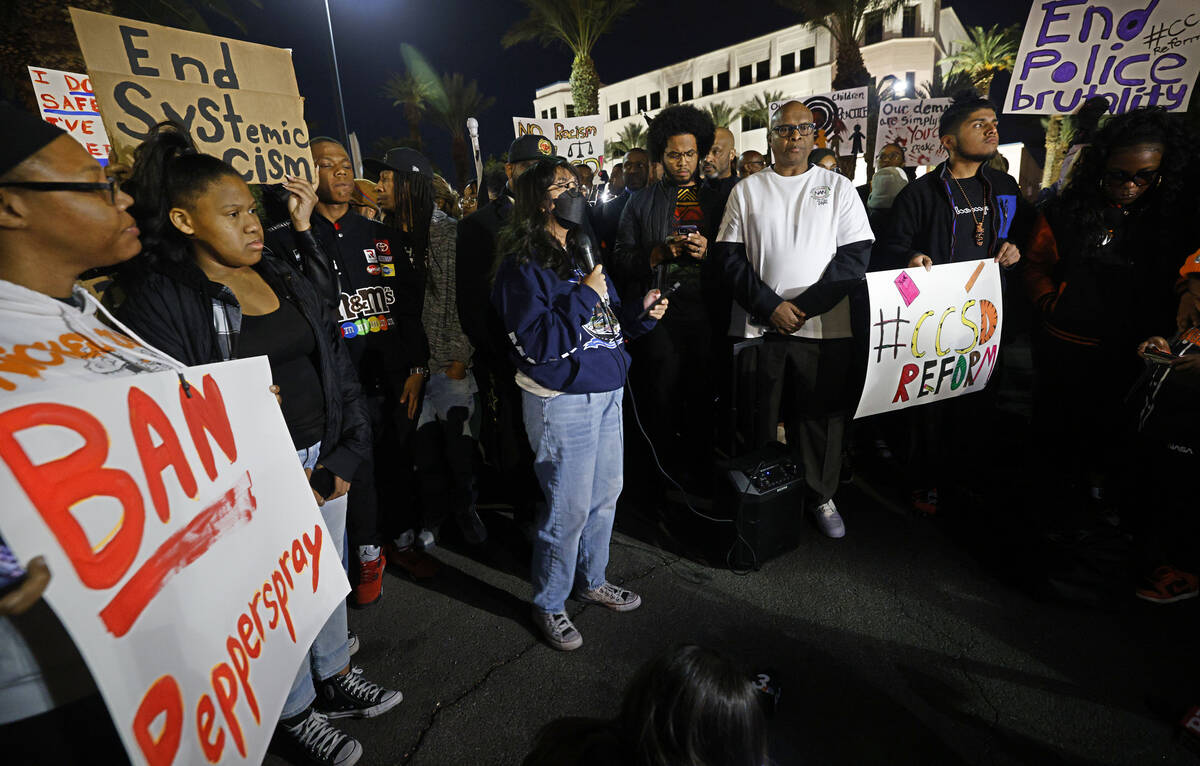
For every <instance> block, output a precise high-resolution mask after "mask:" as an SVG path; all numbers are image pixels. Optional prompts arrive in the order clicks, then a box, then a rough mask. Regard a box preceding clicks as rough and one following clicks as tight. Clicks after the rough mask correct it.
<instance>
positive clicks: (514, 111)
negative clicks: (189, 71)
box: [209, 0, 1036, 174]
mask: <svg viewBox="0 0 1200 766" xmlns="http://www.w3.org/2000/svg"><path fill="white" fill-rule="evenodd" d="M261 2H262V5H263V9H262V10H257V9H255V8H253V7H252V6H250V5H249V4H243V3H235V4H234V5H235V6H242V8H243V9H244V10H243V11H242V16H243V18H244V20H245V22H246V26H247V33H246V34H242V33H241V32H239V31H238V30H237V29H236V28H234V27H232V26H230V25H228V24H227V23H223V22H222V20H220V19H215V18H210V19H209V22H210V24H211V26H212V29H213V32H214V33H216V34H220V35H224V36H229V37H235V38H239V39H248V40H250V41H252V42H257V43H262V44H265V45H273V46H277V47H281V48H291V49H293V60H294V62H295V67H296V77H297V79H298V80H299V84H300V93H301V94H302V95H303V96H304V97H305V98H306V99H307V100H308V106H307V109H306V115H307V118H308V120H309V125H310V128H311V130H312V133H313V134H314V135H317V134H327V135H337V133H338V130H339V128H338V117H337V101H336V93H335V90H334V84H333V68H332V64H331V59H330V55H329V32H328V28H327V27H326V23H325V7H324V4H323V2H322V0H261ZM329 3H330V11H331V13H332V16H333V30H334V36H335V39H336V42H337V53H338V65H339V67H340V69H341V75H342V88H343V92H344V95H345V103H346V119H347V121H348V122H349V124H350V129H351V130H352V131H355V132H356V133H357V134H358V137H359V141H360V143H361V145H362V147H363V151H364V152H365V153H367V154H369V153H370V149H371V145H372V144H373V143H374V142H375V141H376V139H378V138H380V137H382V136H389V135H390V136H403V135H407V132H408V129H407V125H406V124H405V123H404V120H403V114H402V112H401V110H400V109H399V108H394V107H392V106H391V104H390V102H389V101H388V100H387V99H386V98H384V96H382V95H381V88H382V84H383V83H384V82H385V81H386V80H387V78H388V76H389V75H390V74H391V73H392V72H403V71H404V62H403V60H402V59H401V56H400V45H401V43H410V44H412V45H414V46H416V47H417V48H418V49H419V50H420V51H421V52H422V53H423V54H424V55H425V57H426V58H427V59H428V60H429V62H430V64H431V65H432V66H433V68H434V69H435V70H437V71H439V72H462V73H463V74H464V75H465V76H466V77H467V78H468V79H475V80H478V82H479V87H480V90H481V91H482V92H483V94H484V95H486V96H491V97H493V98H495V99H496V103H495V104H494V105H493V106H492V107H491V108H490V109H488V110H487V111H486V112H484V113H483V114H482V115H479V122H480V130H479V132H480V142H481V144H482V148H483V154H484V156H485V157H486V156H487V155H489V154H496V155H499V154H500V153H501V152H503V151H505V150H506V149H507V148H508V143H509V141H511V140H512V119H511V118H512V117H514V116H531V115H532V112H533V103H532V102H533V94H534V91H535V90H536V89H538V88H540V87H542V86H544V85H548V84H550V83H552V82H556V81H559V80H566V79H567V77H568V76H569V75H570V67H571V54H570V53H569V52H568V51H567V50H566V49H565V48H562V47H557V46H556V47H551V48H542V47H541V46H540V45H538V44H537V43H522V44H521V45H519V46H516V47H514V48H511V49H508V50H505V49H504V48H502V47H501V45H500V37H501V36H502V35H503V33H504V32H505V31H506V30H507V29H508V28H509V26H511V25H512V23H513V22H514V21H516V20H518V19H520V18H523V17H524V15H525V10H524V6H522V5H521V4H520V3H519V2H517V0H491V1H489V2H483V1H482V0H437V1H436V2H433V1H432V0H329ZM1031 4H1032V0H1005V2H1003V3H998V2H983V1H981V0H972V1H971V2H967V1H966V0H960V1H959V2H958V3H954V4H951V3H949V2H943V5H946V6H950V5H953V6H955V7H956V10H957V12H958V14H959V17H960V18H961V19H962V21H963V23H964V25H967V26H972V25H982V26H991V25H992V24H1001V25H1009V24H1021V23H1024V20H1025V18H1026V17H1027V16H1028V13H1029V8H1030V5H1031ZM687 7H688V6H686V5H681V4H675V3H660V2H656V1H655V0H643V1H642V3H641V5H640V6H638V7H637V8H635V9H634V10H633V12H631V13H630V14H629V15H628V16H626V17H624V18H623V19H621V20H620V21H618V22H617V24H616V25H615V29H614V31H613V32H611V33H610V34H608V35H606V36H604V37H602V38H601V39H600V42H599V43H598V44H597V45H596V47H595V49H594V50H593V51H592V57H593V59H594V60H595V62H596V69H597V71H598V72H599V74H600V79H601V82H618V81H620V80H623V79H625V78H628V77H632V76H634V75H636V74H640V73H642V72H645V71H647V70H652V69H657V68H659V67H663V66H666V65H668V64H672V63H675V62H678V61H682V60H684V59H687V58H690V57H692V56H695V55H699V54H700V53H703V52H705V51H709V50H713V49H716V48H721V47H723V46H726V45H732V44H734V43H737V42H740V41H743V40H748V39H750V38H753V37H757V36H759V35H763V34H766V33H768V32H770V31H772V30H775V29H780V28H782V27H786V26H789V25H791V24H795V23H798V22H799V21H801V19H800V18H799V17H798V16H797V15H796V14H795V13H794V12H793V11H790V10H788V9H786V8H783V7H781V6H780V5H778V4H776V3H775V2H771V1H770V0H752V2H751V3H745V4H743V3H731V2H721V3H716V2H700V3H695V4H692V6H691V7H692V8H693V13H691V14H684V13H683V12H682V11H683V9H685V8H687ZM734 8H741V9H749V8H753V9H754V12H753V13H740V14H739V13H737V12H735V11H733V9H734ZM1007 82H1008V79H1007V77H1004V78H998V80H997V83H996V84H995V86H994V87H993V93H996V94H1003V93H1004V89H1006V88H1007ZM1001 86H1003V89H1002V87H1001ZM998 97H999V98H1002V97H1003V96H1002V95H1001V96H998ZM731 106H734V107H736V106H738V105H737V104H731ZM1014 119H1015V118H1014ZM1023 119H1026V120H1028V118H1023ZM1013 127H1014V128H1017V127H1018V126H1017V125H1014V126H1013ZM1019 127H1020V128H1021V129H1020V130H1019V131H1018V132H1020V133H1022V134H1029V133H1031V132H1034V133H1036V122H1034V123H1033V127H1032V130H1031V127H1030V126H1029V125H1021V126H1019ZM422 135H423V137H424V140H425V145H426V148H427V150H428V153H429V155H430V159H431V160H432V161H433V163H434V165H435V166H436V167H438V168H439V169H440V170H442V171H443V173H444V174H446V171H449V170H450V169H451V167H452V166H451V163H450V141H449V137H448V136H446V135H445V132H444V131H443V130H442V129H441V128H440V127H438V126H437V125H435V124H434V123H433V122H432V120H429V119H426V120H425V121H424V122H423V123H422ZM1010 135H1011V134H1010ZM1010 135H1005V137H1004V140H1008V139H1009V138H1010ZM1023 137H1024V136H1023ZM1026 140H1027V141H1029V140H1030V138H1028V137H1026Z"/></svg>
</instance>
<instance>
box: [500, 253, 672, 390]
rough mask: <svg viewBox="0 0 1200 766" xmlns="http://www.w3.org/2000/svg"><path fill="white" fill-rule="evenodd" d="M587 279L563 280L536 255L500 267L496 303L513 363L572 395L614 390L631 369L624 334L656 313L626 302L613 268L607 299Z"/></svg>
mask: <svg viewBox="0 0 1200 766" xmlns="http://www.w3.org/2000/svg"><path fill="white" fill-rule="evenodd" d="M582 279H583V274H582V273H580V272H576V273H575V275H574V276H572V277H571V278H570V279H562V278H561V277H559V276H558V274H556V273H555V272H554V271H553V270H552V269H547V268H544V267H542V266H539V265H538V264H537V263H535V262H533V261H528V262H526V263H521V264H518V263H517V261H516V259H514V258H512V257H509V258H505V259H504V261H503V262H502V263H501V264H500V267H499V269H498V270H497V271H496V281H495V284H494V285H493V286H492V304H493V305H494V306H495V307H496V310H497V311H498V312H499V313H500V317H501V319H502V320H503V323H504V329H505V331H506V332H507V333H508V338H509V341H510V348H511V357H512V360H513V362H514V363H515V364H516V366H517V369H518V370H520V371H521V372H524V373H525V374H526V375H528V376H529V377H530V378H532V379H533V380H534V382H536V383H537V384H538V385H541V386H545V387H546V388H549V389H551V390H553V391H562V392H564V393H568V394H595V393H603V392H606V391H615V390H617V389H619V388H621V387H623V386H624V385H625V377H626V374H627V373H628V371H629V352H627V351H626V350H625V339H626V337H636V336H637V335H641V334H643V333H645V332H648V331H649V330H651V329H652V328H653V327H654V320H653V319H650V318H649V317H647V318H646V319H645V320H642V321H638V320H637V315H638V314H640V313H641V306H640V305H634V306H630V307H629V308H628V309H625V308H623V307H622V305H621V300H620V298H619V297H618V296H617V290H616V287H615V286H614V285H613V283H612V280H611V279H609V278H608V276H607V275H605V277H604V279H605V282H606V283H607V284H608V305H607V306H606V305H604V303H602V302H601V300H600V296H599V295H598V294H597V293H596V291H595V290H593V289H592V288H590V287H588V286H587V285H585V284H583V282H582ZM623 322H624V323H625V325H626V327H627V329H628V334H625V333H624V331H623V329H622V323H623Z"/></svg>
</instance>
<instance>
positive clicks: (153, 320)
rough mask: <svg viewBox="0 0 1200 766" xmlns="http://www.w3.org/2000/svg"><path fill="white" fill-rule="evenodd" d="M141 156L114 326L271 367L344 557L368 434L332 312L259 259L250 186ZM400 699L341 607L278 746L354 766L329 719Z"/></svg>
mask: <svg viewBox="0 0 1200 766" xmlns="http://www.w3.org/2000/svg"><path fill="white" fill-rule="evenodd" d="M136 157H137V158H136V161H135V162H134V166H133V172H132V176H131V178H130V180H129V185H130V186H131V187H132V189H133V191H134V194H135V199H136V200H137V201H136V202H135V204H134V206H133V207H132V208H131V212H132V213H133V215H134V218H135V219H136V220H137V224H138V227H139V228H140V230H141V236H142V245H143V253H142V255H141V256H139V257H138V258H135V259H133V260H131V261H130V262H129V264H128V268H126V269H124V270H123V271H122V273H120V274H119V275H118V280H117V282H118V285H119V288H120V290H121V291H122V292H123V293H124V300H123V301H122V302H121V303H120V305H119V306H118V308H117V315H118V317H120V318H121V319H122V320H123V321H124V322H126V323H127V324H128V325H129V326H130V327H132V328H133V329H134V330H135V331H137V332H138V333H140V334H141V335H142V336H143V337H144V338H146V339H147V340H149V342H151V343H154V344H156V345H157V346H158V347H159V348H161V349H163V350H164V351H166V352H167V353H168V354H170V355H171V356H173V357H174V358H176V359H178V360H179V361H181V362H183V363H184V364H187V365H198V364H207V363H211V362H221V361H227V360H230V359H243V358H248V357H254V356H265V357H267V360H268V362H269V363H270V366H271V374H272V378H273V379H274V381H275V383H276V384H277V385H278V386H279V388H280V397H281V408H282V411H283V418H284V421H285V422H286V423H287V427H288V431H289V433H290V435H291V438H292V442H293V445H294V447H295V449H296V455H297V457H298V458H299V460H300V461H301V463H302V464H303V466H304V470H305V473H306V474H308V476H309V477H310V482H311V485H312V487H313V495H314V497H315V499H316V502H317V505H318V506H320V508H321V515H322V517H323V518H324V520H325V525H326V527H327V528H328V530H329V537H330V540H331V541H332V542H333V543H334V547H335V548H336V549H337V552H338V555H339V556H341V555H342V549H343V547H344V539H345V526H346V504H347V493H348V492H349V491H350V478H351V477H353V476H354V474H355V471H356V470H357V468H358V466H359V464H360V463H361V462H362V461H363V460H364V459H365V458H366V457H367V455H368V454H369V451H370V449H371V436H370V426H369V423H368V421H367V417H366V412H365V409H364V406H363V402H362V394H361V390H360V388H359V384H358V379H357V376H356V375H355V372H354V368H353V365H352V363H351V361H350V359H349V356H348V355H347V353H346V351H345V349H344V348H343V345H342V340H341V337H340V332H339V331H338V328H337V326H336V325H335V324H334V322H333V320H332V315H331V313H330V306H329V303H328V301H327V300H326V299H325V297H324V296H322V295H320V294H319V293H318V291H317V289H316V288H314V287H313V286H312V284H310V283H309V281H308V280H307V279H306V278H305V277H304V276H303V275H301V273H300V272H299V271H297V270H296V269H295V267H294V266H292V265H291V264H290V263H289V262H288V261H287V260H285V259H282V258H276V257H274V256H273V255H272V254H271V253H270V251H268V250H266V249H265V248H264V245H263V227H262V224H261V223H260V221H259V217H258V208H257V204H256V202H255V199H254V196H253V195H252V194H251V192H250V188H249V187H248V186H247V185H246V182H245V181H243V180H242V178H241V176H240V175H238V173H237V171H235V170H234V169H233V168H232V167H230V166H229V165H227V164H226V163H224V162H223V161H221V160H220V159H219V158H217V157H212V156H209V155H205V154H200V153H198V152H197V151H196V149H195V147H194V145H193V144H192V141H191V139H190V138H189V137H188V135H187V134H186V133H185V132H184V130H183V129H182V128H180V127H179V126H177V125H173V124H170V123H164V124H162V125H159V126H158V127H157V128H156V129H155V131H154V132H153V133H152V134H151V135H150V137H149V138H148V139H147V140H146V142H145V143H143V144H142V145H141V146H140V147H139V148H138V151H137V155H136ZM283 185H284V188H286V189H287V190H288V191H289V192H290V193H291V195H290V198H289V200H288V203H287V204H288V210H289V213H290V214H291V217H292V223H293V227H294V228H295V230H296V231H298V232H304V231H307V230H308V229H309V228H310V226H309V224H310V222H309V216H310V215H311V213H312V210H313V207H314V206H315V204H316V202H317V197H316V193H315V191H314V184H313V183H311V182H309V181H306V180H304V179H302V178H289V179H288V180H287V181H286V182H285V183H284V184H283ZM311 242H315V240H311ZM321 260H322V261H324V260H326V259H325V258H324V256H323V255H322V256H321ZM150 339H153V340H150ZM401 699H402V697H401V694H400V692H398V691H394V690H390V689H385V688H383V687H382V686H379V685H378V684H375V683H372V682H370V681H368V680H367V679H365V678H364V677H363V675H362V671H361V669H359V668H351V666H350V649H349V641H348V631H347V625H346V604H345V602H341V603H340V604H339V605H338V607H337V608H336V609H335V610H334V612H333V613H332V614H331V615H330V616H329V618H328V620H327V621H326V623H325V625H324V626H323V627H322V628H321V630H320V632H319V633H318V634H317V638H316V640H315V641H314V642H313V644H312V646H311V647H310V649H309V652H308V656H307V657H306V658H305V660H304V663H303V665H302V666H301V667H300V668H299V669H298V672H297V675H296V678H295V680H294V681H293V684H292V688H291V691H290V692H289V694H288V697H287V700H286V701H285V703H284V707H283V711H282V713H281V718H280V722H279V724H278V727H277V729H276V736H275V741H274V746H275V747H276V749H277V750H278V751H279V752H280V754H282V755H284V756H285V757H288V758H289V759H291V760H293V761H295V762H301V763H344V762H352V759H356V754H361V752H362V747H361V745H360V744H359V743H358V742H357V741H356V740H355V739H354V738H353V737H350V736H349V735H346V734H344V733H343V732H341V731H339V730H337V729H335V728H334V727H332V726H331V725H330V724H329V722H328V718H344V717H374V716H376V715H380V714H381V713H383V712H386V711H387V710H390V709H391V708H393V707H395V706H396V705H397V704H399V703H400V701H401Z"/></svg>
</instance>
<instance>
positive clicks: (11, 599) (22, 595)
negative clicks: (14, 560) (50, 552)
mask: <svg viewBox="0 0 1200 766" xmlns="http://www.w3.org/2000/svg"><path fill="white" fill-rule="evenodd" d="M49 584H50V569H49V568H48V567H47V566H46V560H45V559H43V558H42V557H41V556H34V557H33V558H32V559H30V560H29V563H28V564H26V565H25V577H24V578H23V579H22V580H21V581H20V583H19V584H17V586H16V587H15V588H13V589H12V590H11V591H9V592H8V593H6V594H5V595H4V597H3V598H0V617H8V616H9V615H18V614H24V613H25V612H27V611H29V608H30V607H32V606H33V605H34V604H36V603H37V601H38V599H40V598H41V597H42V594H43V593H45V592H46V586H47V585H49Z"/></svg>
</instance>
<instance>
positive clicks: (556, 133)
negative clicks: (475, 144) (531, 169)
mask: <svg viewBox="0 0 1200 766" xmlns="http://www.w3.org/2000/svg"><path fill="white" fill-rule="evenodd" d="M513 133H515V134H516V135H515V136H514V137H515V138H520V137H521V136H523V135H525V134H526V133H533V134H536V135H539V136H545V137H546V138H548V139H550V140H551V141H553V142H554V148H555V150H556V151H557V152H558V155H559V156H560V157H566V158H567V160H569V161H570V163H571V164H572V165H575V164H579V163H582V164H584V165H591V167H592V170H593V171H595V172H597V173H599V172H600V171H601V170H603V169H604V119H603V118H602V117H601V116H600V115H598V114H593V115H588V116H587V117H564V118H563V119H561V120H539V119H535V118H533V117H513Z"/></svg>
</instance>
